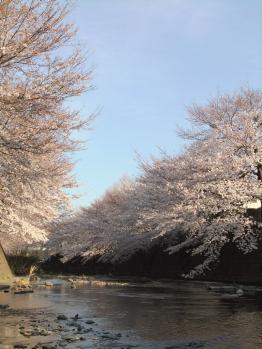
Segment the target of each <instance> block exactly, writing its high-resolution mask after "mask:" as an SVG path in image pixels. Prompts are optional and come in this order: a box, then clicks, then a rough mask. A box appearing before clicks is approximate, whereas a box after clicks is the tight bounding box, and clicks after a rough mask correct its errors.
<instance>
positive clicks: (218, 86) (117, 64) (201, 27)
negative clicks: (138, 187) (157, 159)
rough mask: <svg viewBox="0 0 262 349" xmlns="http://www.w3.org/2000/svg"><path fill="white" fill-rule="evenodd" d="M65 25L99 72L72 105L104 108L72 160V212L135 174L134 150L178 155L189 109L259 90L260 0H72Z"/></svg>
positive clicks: (88, 109)
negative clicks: (246, 89) (73, 29)
mask: <svg viewBox="0 0 262 349" xmlns="http://www.w3.org/2000/svg"><path fill="white" fill-rule="evenodd" d="M70 20H71V21H73V22H75V23H76V25H77V26H78V28H79V32H78V39H79V40H80V42H81V43H82V44H83V45H84V47H85V48H86V49H88V50H89V58H88V62H87V65H89V66H95V70H94V72H93V84H94V86H95V90H94V91H91V92H89V93H87V94H86V95H85V96H82V97H80V98H79V99H78V100H77V102H74V103H75V104H76V106H77V107H78V108H80V110H81V112H82V114H83V115H86V114H88V113H91V112H94V111H96V110H100V113H99V115H98V117H97V118H96V120H95V122H94V123H93V125H92V126H93V131H91V132H89V133H88V135H87V138H88V149H87V150H85V151H81V152H79V153H77V154H74V155H73V156H74V159H75V160H76V161H77V163H76V167H75V174H76V177H77V179H78V181H79V184H80V186H79V189H78V192H81V193H82V194H83V195H82V197H81V199H79V200H78V201H77V203H76V206H79V205H81V206H87V205H88V204H89V203H90V202H92V201H93V200H94V199H95V198H98V197H99V196H101V195H102V194H103V192H104V191H105V190H106V189H107V188H108V187H110V186H111V185H113V184H114V183H116V182H117V181H118V179H119V178H120V177H121V176H122V175H130V176H134V175H136V174H137V173H138V172H139V171H138V168H137V164H136V160H135V157H136V156H135V151H137V152H139V153H140V154H141V155H142V156H143V157H145V158H148V157H149V156H150V154H155V155H157V154H158V147H160V148H162V149H164V150H166V151H168V152H169V153H177V152H179V151H181V150H182V149H183V141H181V140H180V139H179V138H178V136H177V135H176V128H177V125H180V126H183V125H185V124H186V106H187V105H189V104H190V103H192V102H197V103H205V101H207V100H208V98H210V97H211V96H214V95H216V94H217V93H223V92H228V91H233V90H235V89H237V88H239V87H241V86H247V85H248V86H250V87H255V88H261V87H262V86H261V85H262V39H261V37H262V1H261V0H76V4H75V8H74V10H73V12H72V14H71V15H70ZM81 137H82V138H84V137H86V135H83V134H82V135H81Z"/></svg>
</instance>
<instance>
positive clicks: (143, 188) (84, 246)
mask: <svg viewBox="0 0 262 349" xmlns="http://www.w3.org/2000/svg"><path fill="white" fill-rule="evenodd" d="M188 110H189V118H190V120H191V122H192V126H193V127H192V129H191V130H190V131H181V132H180V133H182V135H183V136H184V137H185V138H187V139H190V141H191V142H190V143H189V144H188V145H187V148H186V150H185V151H184V152H183V153H182V154H180V155H177V156H170V155H167V154H162V156H161V158H160V159H153V160H152V161H151V162H143V161H141V163H140V167H141V172H142V173H141V175H140V176H138V178H136V180H135V181H133V182H130V183H128V185H127V183H120V184H119V185H117V186H116V187H114V188H112V189H111V190H109V191H108V192H107V193H106V194H105V195H104V197H103V198H101V199H99V200H97V201H96V202H95V203H93V205H91V206H90V207H88V208H86V209H83V210H82V211H80V212H78V213H77V214H76V215H75V216H74V217H73V218H72V219H71V218H70V220H69V223H70V225H71V226H70V229H69V230H68V228H66V221H65V222H61V227H60V229H58V230H60V231H61V232H62V234H61V235H60V241H61V240H63V238H64V237H65V236H66V235H65V233H64V232H63V229H65V230H66V231H67V232H68V231H70V233H69V235H71V234H72V233H73V232H74V234H76V235H75V238H74V240H75V241H76V243H73V246H72V245H70V249H69V248H68V247H66V248H65V249H64V254H65V255H67V256H69V258H70V257H72V256H73V255H74V254H76V253H77V254H80V255H82V256H83V257H86V258H87V259H88V258H90V257H92V256H100V259H99V260H100V261H108V260H109V261H110V262H113V263H118V262H119V261H122V260H124V259H126V258H129V257H130V256H131V255H132V254H134V253H135V252H136V251H137V250H139V249H144V250H147V249H148V248H150V246H152V243H154V241H157V243H159V241H164V245H165V247H164V245H163V248H165V250H166V252H168V253H176V252H177V251H179V250H181V249H183V250H184V251H185V252H186V253H191V254H193V255H195V254H199V255H201V256H202V263H201V264H199V265H198V266H196V268H195V269H194V270H192V271H191V272H190V273H189V274H188V275H187V276H189V277H193V276H195V275H196V274H198V273H204V272H205V271H206V270H208V269H210V268H212V267H213V266H214V264H215V263H216V262H217V261H218V260H219V257H220V254H221V251H222V249H223V247H224V246H225V245H226V244H228V243H233V244H235V245H236V246H237V247H238V248H239V249H240V250H241V251H243V253H249V252H251V251H252V250H254V249H256V248H257V246H258V242H259V239H260V232H261V228H262V227H261V222H260V221H259V219H257V218H258V217H254V216H251V215H249V214H248V212H247V207H248V205H249V203H250V202H253V201H254V200H260V201H261V199H262V181H261V164H262V152H261V148H262V147H261V144H262V139H261V136H262V119H261V117H262V116H261V115H262V113H261V112H262V93H261V91H260V90H251V89H241V90H239V91H238V92H237V93H235V94H228V95H223V96H219V97H218V98H214V99H212V100H210V101H209V102H208V103H207V104H206V105H205V106H197V105H193V106H192V107H190V108H189V109H188ZM74 225H77V227H78V228H77V229H75V227H74ZM54 236H55V235H54ZM159 238H160V239H159ZM51 241H53V240H52V239H51ZM68 241H72V240H68ZM75 247H77V248H76V249H74V248H75ZM70 251H71V252H72V253H71V252H70Z"/></svg>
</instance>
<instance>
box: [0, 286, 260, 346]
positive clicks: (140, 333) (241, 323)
mask: <svg viewBox="0 0 262 349" xmlns="http://www.w3.org/2000/svg"><path fill="white" fill-rule="evenodd" d="M0 303H7V304H9V305H10V306H11V307H12V308H13V309H16V310H17V311H18V310H21V311H28V314H30V312H32V311H39V309H40V308H41V309H45V310H44V312H46V313H48V312H50V314H51V313H52V314H58V313H63V314H67V315H68V316H72V315H74V314H76V313H78V314H80V315H81V316H82V317H86V318H94V319H95V326H96V327H95V328H96V329H101V330H104V331H105V330H106V331H118V332H121V333H122V334H123V337H122V338H124V339H122V341H121V343H122V344H121V345H122V346H121V345H120V346H119V345H118V344H116V343H114V344H112V343H111V344H110V343H108V342H107V343H102V342H101V343H100V344H99V346H95V345H94V344H93V348H128V347H130V346H128V345H130V344H133V345H136V346H137V347H139V348H170V349H171V348H174V349H175V348H178V349H179V348H181V349H182V348H212V349H226V348H228V349H259V348H262V330H261V329H262V312H261V311H262V299H261V297H260V296H256V297H255V296H246V295H245V294H244V295H243V296H241V297H234V295H228V296H227V295H226V296H225V295H223V294H221V293H217V292H213V291H210V290H207V285H206V284H205V283H200V282H183V281H175V282H157V281H155V282H147V283H137V282H136V283H132V282H131V283H130V284H129V285H128V286H119V287H117V286H110V287H97V286H92V285H83V286H80V287H78V288H76V289H71V288H70V287H68V286H66V285H62V286H60V287H53V288H51V289H44V288H37V289H36V291H35V293H34V294H30V295H19V296H13V295H12V294H3V293H2V294H0ZM21 317H22V315H21ZM17 322H19V316H18V317H17V316H12V315H9V316H7V317H5V318H3V317H2V316H0V340H1V341H2V344H1V345H2V346H1V348H2V347H3V349H5V348H7V349H9V348H13V347H12V346H10V347H8V346H5V347H4V345H5V343H9V344H12V340H10V338H13V343H14V340H15V339H17V336H18V332H17ZM18 339H20V338H18ZM0 343H1V342H0ZM127 343H128V344H127ZM125 345H126V346H125ZM91 347H92V346H90V348H91ZM68 348H89V346H88V345H87V344H86V346H84V345H83V346H81V345H80V344H77V345H75V346H73V345H72V346H68Z"/></svg>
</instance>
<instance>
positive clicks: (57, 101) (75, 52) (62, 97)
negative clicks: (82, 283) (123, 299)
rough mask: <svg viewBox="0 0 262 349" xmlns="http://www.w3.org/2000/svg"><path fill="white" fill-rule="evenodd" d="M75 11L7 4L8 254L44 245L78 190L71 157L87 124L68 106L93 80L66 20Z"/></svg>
mask: <svg viewBox="0 0 262 349" xmlns="http://www.w3.org/2000/svg"><path fill="white" fill-rule="evenodd" d="M68 10H69V3H68V1H63V2H61V1H56V0H30V1H26V0H8V1H7V0H3V1H0V241H1V243H2V244H3V246H4V247H5V249H6V250H10V249H17V248H18V249H21V248H23V246H24V245H26V244H29V243H35V242H41V241H42V242H45V241H46V240H47V236H48V233H49V224H50V222H52V221H53V220H54V219H55V218H56V217H57V216H58V215H59V214H60V212H61V210H62V208H63V207H64V206H65V205H66V204H67V202H68V195H66V194H65V191H64V189H65V188H67V187H71V186H72V185H74V180H73V179H72V178H71V169H72V162H71V160H70V158H69V157H68V153H70V152H72V151H74V150H76V149H77V148H78V142H77V141H75V140H74V139H73V138H72V137H71V135H72V133H73V132H74V131H75V130H77V129H79V128H80V127H82V126H83V125H84V124H85V122H84V121H82V120H81V118H80V116H79V115H78V112H77V111H74V110H69V108H68V107H66V105H65V101H66V100H67V99H68V98H71V97H75V96H78V95H80V94H81V93H82V92H84V90H85V89H86V88H88V87H87V85H86V81H87V80H88V79H89V74H87V73H85V72H84V71H82V70H83V65H82V63H83V57H82V55H81V51H80V50H79V47H78V46H77V45H76V44H75V42H74V34H75V29H74V28H73V26H72V25H70V24H68V23H67V22H65V20H64V19H65V17H66V15H67V13H68ZM63 47H66V51H63V52H61V51H60V50H61V48H63ZM69 48H70V50H69ZM67 52H69V54H68V53H67Z"/></svg>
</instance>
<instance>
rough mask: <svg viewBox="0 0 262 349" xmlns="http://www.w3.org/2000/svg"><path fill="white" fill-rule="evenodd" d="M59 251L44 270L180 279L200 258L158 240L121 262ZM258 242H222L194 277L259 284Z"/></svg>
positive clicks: (261, 266)
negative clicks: (245, 248) (241, 245)
mask: <svg viewBox="0 0 262 349" xmlns="http://www.w3.org/2000/svg"><path fill="white" fill-rule="evenodd" d="M61 257H62V256H61V255H56V256H51V257H50V258H49V259H48V260H47V261H45V262H44V263H43V265H42V268H43V269H44V270H45V271H46V272H51V273H63V274H75V275H101V274H105V275H115V276H122V275H125V276H138V277H149V278H171V279H183V275H184V274H187V273H189V272H190V270H192V269H193V268H194V267H196V266H197V265H198V264H199V263H201V261H202V257H201V256H192V255H191V254H190V251H189V252H188V251H185V250H182V251H179V252H177V253H174V254H172V255H169V254H168V253H166V252H164V247H163V246H162V245H161V244H158V245H156V244H155V245H153V246H152V247H151V248H149V249H148V250H147V251H143V250H140V251H137V252H136V253H135V254H133V255H131V256H130V257H129V258H128V259H126V260H125V261H123V262H117V263H110V262H101V261H100V260H99V258H100V257H101V256H94V257H92V258H90V259H88V260H86V259H85V258H84V257H82V256H81V255H79V256H75V257H74V258H73V259H71V260H69V261H67V262H65V263H63V262H62V261H61ZM261 261H262V246H261V244H260V246H259V248H258V249H257V250H255V251H252V252H251V253H248V254H243V253H242V252H241V251H239V250H238V249H237V247H236V246H234V245H232V244H228V245H225V246H224V247H223V249H222V251H221V256H220V259H219V261H218V262H217V263H216V264H214V265H212V266H211V270H208V271H206V273H205V274H203V275H197V276H196V277H195V278H194V279H195V280H202V281H214V282H236V283H244V284H255V285H262V262H261Z"/></svg>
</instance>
